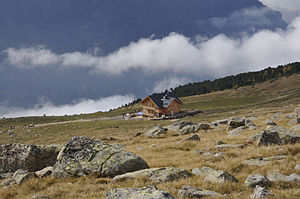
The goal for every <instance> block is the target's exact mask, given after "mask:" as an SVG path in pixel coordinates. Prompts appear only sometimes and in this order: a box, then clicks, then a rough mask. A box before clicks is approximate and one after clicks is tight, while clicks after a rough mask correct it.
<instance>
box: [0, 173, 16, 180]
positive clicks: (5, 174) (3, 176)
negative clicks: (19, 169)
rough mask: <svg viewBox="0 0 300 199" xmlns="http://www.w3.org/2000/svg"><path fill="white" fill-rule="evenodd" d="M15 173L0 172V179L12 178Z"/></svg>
mask: <svg viewBox="0 0 300 199" xmlns="http://www.w3.org/2000/svg"><path fill="white" fill-rule="evenodd" d="M13 175H14V174H13V173H11V172H8V173H0V180H2V179H7V178H11V177H12V176H13Z"/></svg>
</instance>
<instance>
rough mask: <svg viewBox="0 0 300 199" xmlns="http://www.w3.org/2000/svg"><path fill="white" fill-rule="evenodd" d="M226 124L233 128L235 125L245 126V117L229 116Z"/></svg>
mask: <svg viewBox="0 0 300 199" xmlns="http://www.w3.org/2000/svg"><path fill="white" fill-rule="evenodd" d="M228 125H229V126H230V127H231V128H232V129H235V128H237V127H240V126H245V118H243V117H235V118H231V119H230V120H229V121H228Z"/></svg>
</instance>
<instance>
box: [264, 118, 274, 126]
mask: <svg viewBox="0 0 300 199" xmlns="http://www.w3.org/2000/svg"><path fill="white" fill-rule="evenodd" d="M265 124H266V125H270V126H276V125H277V124H276V123H275V122H273V120H270V119H267V120H266V121H265Z"/></svg>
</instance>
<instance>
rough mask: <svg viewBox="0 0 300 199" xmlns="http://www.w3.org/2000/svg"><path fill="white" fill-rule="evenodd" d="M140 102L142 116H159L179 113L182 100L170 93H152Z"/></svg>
mask: <svg viewBox="0 0 300 199" xmlns="http://www.w3.org/2000/svg"><path fill="white" fill-rule="evenodd" d="M141 104H142V105H143V114H144V116H148V117H155V116H156V117H160V116H162V115H174V114H176V113H179V112H180V105H182V101H181V100H180V99H179V98H177V97H176V96H175V95H174V94H172V93H167V94H153V95H150V96H147V97H146V98H145V99H143V100H142V101H141Z"/></svg>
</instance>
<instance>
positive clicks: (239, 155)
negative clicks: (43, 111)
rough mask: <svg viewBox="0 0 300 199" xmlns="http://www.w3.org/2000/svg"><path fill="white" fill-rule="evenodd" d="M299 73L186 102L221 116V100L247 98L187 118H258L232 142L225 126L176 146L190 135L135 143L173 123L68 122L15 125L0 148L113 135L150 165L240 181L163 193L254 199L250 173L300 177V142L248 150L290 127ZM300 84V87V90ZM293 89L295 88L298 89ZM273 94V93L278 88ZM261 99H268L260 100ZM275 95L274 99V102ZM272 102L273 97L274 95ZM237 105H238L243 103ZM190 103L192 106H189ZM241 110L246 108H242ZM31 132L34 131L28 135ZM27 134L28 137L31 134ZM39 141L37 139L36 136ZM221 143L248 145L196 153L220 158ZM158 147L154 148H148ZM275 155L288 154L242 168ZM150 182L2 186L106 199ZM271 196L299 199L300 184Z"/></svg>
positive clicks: (14, 194)
mask: <svg viewBox="0 0 300 199" xmlns="http://www.w3.org/2000/svg"><path fill="white" fill-rule="evenodd" d="M298 81H299V75H298V76H293V77H292V79H285V78H283V79H282V80H281V81H274V82H269V83H264V84H262V85H261V86H255V87H254V88H252V87H244V88H240V89H237V90H231V91H222V92H216V93H212V94H207V95H203V96H202V95H201V96H192V97H189V98H185V99H183V100H184V101H185V102H186V106H187V107H188V106H190V107H193V106H194V107H200V108H201V106H205V104H209V103H210V106H211V107H212V108H211V109H209V110H216V109H217V108H218V107H220V106H221V104H219V103H221V100H219V99H226V100H229V99H243V100H244V101H243V100H242V101H239V102H238V103H237V104H236V105H234V106H233V107H231V105H230V104H229V105H227V106H226V107H225V109H220V110H219V111H218V112H212V113H210V114H204V115H199V116H195V117H189V118H185V119H184V120H188V121H193V122H198V123H200V122H208V121H213V120H217V119H224V118H228V117H233V116H234V117H238V116H253V117H254V119H253V121H254V123H255V124H256V125H257V126H258V129H257V130H252V131H250V130H246V131H245V132H243V133H242V134H241V135H239V136H228V135H227V131H226V126H222V128H220V129H214V130H207V131H202V130H201V131H199V132H198V133H197V134H198V135H199V136H200V138H201V141H200V142H192V141H191V142H185V143H178V142H179V141H181V140H182V139H183V138H185V137H188V136H190V135H185V136H176V132H169V133H168V134H167V135H166V136H165V137H162V138H152V139H150V138H147V137H144V136H139V137H134V135H135V134H136V133H139V132H145V131H147V130H148V129H150V128H152V127H153V126H156V125H162V126H166V125H168V124H170V123H172V122H173V121H148V120H138V121H134V120H129V121H90V122H82V123H80V122H78V123H70V124H58V125H51V126H43V127H39V128H23V127H21V126H20V127H17V128H16V129H15V130H14V132H15V133H16V134H17V137H16V138H14V140H12V139H11V138H9V137H8V136H7V134H1V135H0V143H11V142H21V143H34V144H63V143H65V142H66V141H67V140H69V139H70V138H71V137H73V136H77V135H80V136H88V137H90V138H93V139H101V138H104V137H106V138H109V137H114V138H116V139H117V140H115V141H110V140H109V141H107V142H108V143H110V144H123V145H124V146H125V147H126V150H128V151H130V152H133V153H135V154H137V155H139V156H141V157H142V158H143V159H144V160H146V161H147V163H148V164H149V166H150V167H165V166H174V167H179V168H183V169H187V170H189V171H191V170H192V169H193V168H201V167H202V166H209V167H212V168H214V169H216V170H225V171H228V172H229V173H231V174H233V175H234V176H235V177H236V178H237V179H238V180H239V182H238V183H225V184H215V183H208V182H204V178H203V177H201V176H192V177H190V178H187V179H181V180H179V181H174V182H168V183H161V184H157V186H158V188H160V189H163V190H167V191H169V192H171V193H172V194H173V195H174V196H175V197H177V195H178V189H180V188H181V187H182V185H190V186H195V187H199V188H203V189H208V190H212V191H216V192H219V193H221V194H227V197H226V198H237V199H239V198H249V196H250V195H251V194H252V192H253V190H252V189H250V188H248V187H245V186H244V185H243V183H244V181H245V179H246V178H247V176H248V175H250V174H255V173H261V174H263V175H266V174H267V173H268V172H281V173H283V174H286V175H289V174H291V173H298V174H300V172H299V171H296V170H294V167H295V165H296V164H300V144H295V145H285V146H268V147H257V146H256V144H249V143H247V142H246V140H247V139H248V138H249V137H251V136H252V135H254V134H255V133H257V132H260V131H262V130H263V129H265V128H266V125H265V123H264V122H265V120H267V119H268V118H271V119H273V121H275V122H276V123H278V125H281V126H285V127H289V126H288V122H289V121H290V119H287V118H286V117H285V116H286V114H289V113H291V112H292V111H293V109H294V107H295V105H297V104H300V96H299V94H300V92H299V88H298V87H299V86H298V85H297V86H295V85H293V84H292V82H294V83H295V82H298ZM299 85H300V84H299ZM292 87H294V88H295V89H296V90H295V89H292ZM272 88H275V89H272ZM272 91H273V93H272ZM283 91H285V92H284V96H286V95H287V96H286V97H284V98H279V99H276V100H271V101H268V102H265V103H260V102H259V101H260V100H262V99H263V100H270V99H275V98H278V97H280V96H281V93H282V92H283ZM251 95H252V96H254V98H251V99H259V100H254V101H253V103H252V102H251V101H250V102H249V101H248V99H249V98H247V100H245V99H246V98H244V97H247V96H251ZM260 95H263V97H262V98H260V97H259V96H260ZM268 96H269V97H268ZM270 96H271V97H270ZM237 101H238V100H236V102H237ZM189 103H190V104H189ZM243 104H244V105H245V106H243ZM29 130H30V132H29ZM27 131H28V132H27ZM36 135H39V136H36ZM217 140H222V141H224V142H225V143H228V144H246V145H247V146H246V147H244V148H243V149H225V150H222V151H224V152H225V154H224V155H223V156H220V157H212V156H206V155H203V154H196V153H195V152H194V150H202V151H207V150H208V151H211V152H220V151H221V150H219V151H218V150H215V149H214V145H215V142H216V141H217ZM152 144H156V147H154V148H153V147H150V146H151V145H152ZM274 155H287V156H288V158H287V159H286V160H278V161H272V162H271V163H270V164H267V165H265V166H248V165H246V164H243V163H242V161H243V160H247V159H252V158H259V157H269V156H274ZM149 184H152V182H151V181H150V180H149V179H147V178H138V179H135V180H127V181H124V182H118V183H112V180H111V179H109V178H95V177H93V176H87V177H82V178H75V179H74V178H69V179H55V178H52V177H46V178H43V179H40V180H35V179H33V180H29V181H28V182H26V183H24V184H23V185H21V186H12V187H9V188H7V189H4V188H0V198H1V199H27V198H28V199H30V198H31V197H32V196H33V195H47V196H52V197H54V198H62V199H71V198H72V199H73V198H75V199H77V198H78V199H79V198H82V199H83V198H86V199H92V198H105V193H106V192H107V191H108V190H109V189H112V188H117V187H118V188H120V187H143V186H146V185H149ZM270 191H271V192H272V193H274V194H275V196H274V197H272V198H276V199H284V198H287V199H295V198H300V184H299V183H273V184H272V186H271V188H270Z"/></svg>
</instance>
